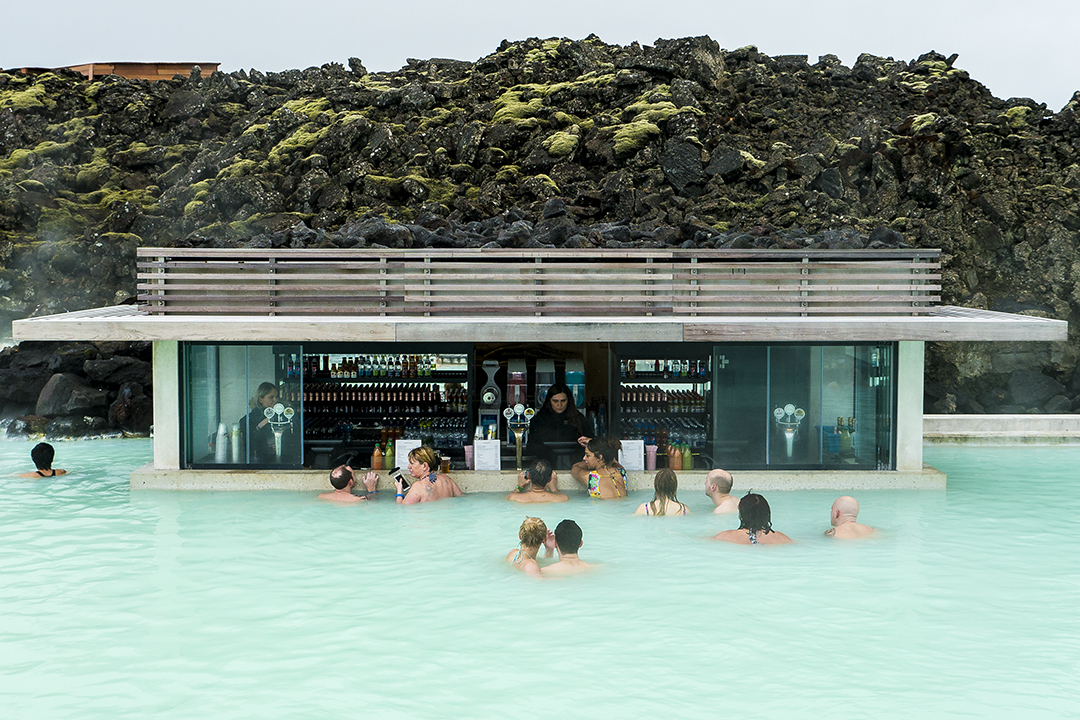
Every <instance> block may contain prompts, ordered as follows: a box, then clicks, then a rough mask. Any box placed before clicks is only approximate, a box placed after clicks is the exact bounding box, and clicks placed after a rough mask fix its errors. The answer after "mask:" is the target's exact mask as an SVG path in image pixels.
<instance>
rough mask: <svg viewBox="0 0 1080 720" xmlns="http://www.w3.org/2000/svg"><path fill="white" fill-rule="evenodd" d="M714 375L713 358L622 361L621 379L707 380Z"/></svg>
mask: <svg viewBox="0 0 1080 720" xmlns="http://www.w3.org/2000/svg"><path fill="white" fill-rule="evenodd" d="M711 375H712V358H709V359H706V360H620V361H619V377H620V378H622V379H624V380H625V379H627V378H630V379H633V378H642V379H649V380H659V379H664V380H669V379H670V380H692V379H699V380H706V379H708V378H709V377H711Z"/></svg>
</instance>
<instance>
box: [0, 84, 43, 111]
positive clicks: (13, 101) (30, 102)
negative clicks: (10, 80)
mask: <svg viewBox="0 0 1080 720" xmlns="http://www.w3.org/2000/svg"><path fill="white" fill-rule="evenodd" d="M55 107H56V101H55V100H53V99H52V98H51V97H49V94H48V92H47V91H46V90H45V86H44V85H31V86H30V87H28V88H26V89H25V90H4V91H0V109H8V108H10V109H11V110H14V111H15V112H20V111H23V110H32V109H34V108H43V109H45V110H52V109H53V108H55Z"/></svg>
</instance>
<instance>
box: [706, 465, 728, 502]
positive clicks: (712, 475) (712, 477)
mask: <svg viewBox="0 0 1080 720" xmlns="http://www.w3.org/2000/svg"><path fill="white" fill-rule="evenodd" d="M733 483H734V481H733V480H732V478H731V473H729V472H728V471H727V470H722V469H720V468H716V469H715V470H710V471H709V474H708V475H706V476H705V492H706V493H711V492H712V491H713V490H714V489H715V490H716V491H717V492H720V493H721V494H723V495H728V494H730V493H731V486H732V484H733Z"/></svg>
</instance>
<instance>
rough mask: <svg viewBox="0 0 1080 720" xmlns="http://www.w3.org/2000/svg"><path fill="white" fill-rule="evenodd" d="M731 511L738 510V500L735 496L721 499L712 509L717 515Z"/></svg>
mask: <svg viewBox="0 0 1080 720" xmlns="http://www.w3.org/2000/svg"><path fill="white" fill-rule="evenodd" d="M733 512H739V501H738V500H736V499H735V498H727V499H725V500H721V501H720V504H719V505H717V506H716V509H715V510H713V513H715V514H717V515H723V514H726V513H733Z"/></svg>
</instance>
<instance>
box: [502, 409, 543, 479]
mask: <svg viewBox="0 0 1080 720" xmlns="http://www.w3.org/2000/svg"><path fill="white" fill-rule="evenodd" d="M534 415H536V411H535V410H534V409H532V408H527V407H525V406H524V405H522V404H521V403H518V404H516V405H514V407H513V408H509V407H508V408H505V409H504V410H503V417H504V418H506V425H507V427H508V428H509V429H510V432H512V433H513V434H514V442H515V443H516V445H517V469H518V472H520V471H521V438H522V436H523V435H524V434H525V431H526V430H528V429H529V423H530V422H532V419H533V416H534Z"/></svg>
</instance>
